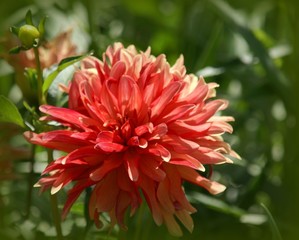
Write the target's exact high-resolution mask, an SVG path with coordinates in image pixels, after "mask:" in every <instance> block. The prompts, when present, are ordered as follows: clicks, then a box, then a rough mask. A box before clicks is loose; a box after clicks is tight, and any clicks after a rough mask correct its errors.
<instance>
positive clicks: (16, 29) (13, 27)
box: [9, 26, 20, 36]
mask: <svg viewBox="0 0 299 240" xmlns="http://www.w3.org/2000/svg"><path fill="white" fill-rule="evenodd" d="M9 30H10V31H11V32H12V33H13V34H15V35H17V36H18V35H19V30H20V28H18V27H15V26H12V27H10V29H9Z"/></svg>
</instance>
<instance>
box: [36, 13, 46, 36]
mask: <svg viewBox="0 0 299 240" xmlns="http://www.w3.org/2000/svg"><path fill="white" fill-rule="evenodd" d="M46 19H47V16H45V17H43V18H42V19H41V20H40V22H39V24H38V31H39V33H40V38H41V39H43V37H44V35H45V22H46Z"/></svg>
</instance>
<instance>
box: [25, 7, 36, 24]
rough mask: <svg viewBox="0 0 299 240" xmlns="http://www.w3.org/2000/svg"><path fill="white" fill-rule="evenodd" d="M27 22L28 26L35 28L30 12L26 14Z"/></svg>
mask: <svg viewBox="0 0 299 240" xmlns="http://www.w3.org/2000/svg"><path fill="white" fill-rule="evenodd" d="M25 21H26V23H27V24H29V25H32V26H34V24H33V21H32V13H31V11H30V10H28V12H27V13H26V17H25Z"/></svg>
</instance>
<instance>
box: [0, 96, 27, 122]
mask: <svg viewBox="0 0 299 240" xmlns="http://www.w3.org/2000/svg"><path fill="white" fill-rule="evenodd" d="M0 106H1V108H0V122H9V123H14V124H17V125H19V126H20V127H24V122H23V119H22V116H21V114H20V113H19V111H18V109H17V107H16V106H15V105H14V104H13V102H12V101H10V100H9V99H8V98H6V97H4V96H0Z"/></svg>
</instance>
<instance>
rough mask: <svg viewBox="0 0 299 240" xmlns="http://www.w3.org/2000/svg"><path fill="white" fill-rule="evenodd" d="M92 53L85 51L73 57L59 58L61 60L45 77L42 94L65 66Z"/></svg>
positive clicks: (45, 92)
mask: <svg viewBox="0 0 299 240" xmlns="http://www.w3.org/2000/svg"><path fill="white" fill-rule="evenodd" d="M90 55H92V52H90V53H86V54H84V55H80V56H75V57H69V58H65V59H63V60H61V62H60V63H59V64H58V66H57V68H56V69H55V70H54V71H53V72H52V73H51V74H50V75H49V76H48V77H47V78H46V79H45V81H44V84H43V94H44V95H46V94H47V91H48V89H49V87H50V86H51V84H52V82H53V81H54V79H55V78H56V77H57V75H58V74H59V73H60V72H61V71H62V70H64V69H65V68H67V67H69V66H71V65H72V64H74V63H76V62H79V61H81V60H82V59H83V58H86V57H88V56H90Z"/></svg>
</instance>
